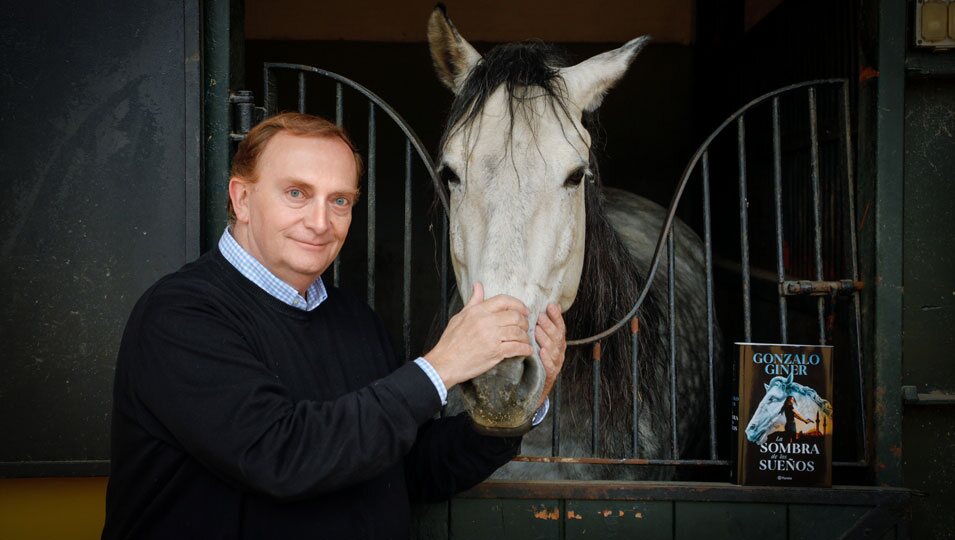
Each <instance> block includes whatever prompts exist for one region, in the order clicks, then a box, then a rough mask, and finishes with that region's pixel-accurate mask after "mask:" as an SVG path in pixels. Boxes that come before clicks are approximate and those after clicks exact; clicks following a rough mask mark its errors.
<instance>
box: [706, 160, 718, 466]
mask: <svg viewBox="0 0 955 540" xmlns="http://www.w3.org/2000/svg"><path fill="white" fill-rule="evenodd" d="M711 218H712V216H711V214H710V153H709V151H706V152H703V247H704V250H705V253H704V254H703V260H704V263H705V268H706V359H707V368H708V373H707V375H708V377H709V385H710V459H716V368H715V367H714V362H715V358H714V357H715V356H716V336H715V335H714V330H715V328H716V317H715V315H714V313H713V312H714V309H713V231H712V226H711Z"/></svg>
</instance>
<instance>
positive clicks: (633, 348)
mask: <svg viewBox="0 0 955 540" xmlns="http://www.w3.org/2000/svg"><path fill="white" fill-rule="evenodd" d="M639 359H640V319H639V318H637V317H634V318H632V319H630V397H631V400H632V403H633V408H632V410H631V411H630V412H631V415H632V416H631V419H632V422H631V423H632V433H631V435H632V436H633V439H632V440H633V446H632V448H633V453H632V454H631V455H632V456H633V457H638V456H639V454H640V400H639V398H640V370H639V364H638V361H639Z"/></svg>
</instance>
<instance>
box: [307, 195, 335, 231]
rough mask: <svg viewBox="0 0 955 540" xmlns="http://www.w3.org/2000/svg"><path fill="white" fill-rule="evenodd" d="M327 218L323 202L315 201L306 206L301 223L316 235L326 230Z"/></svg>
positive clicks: (326, 210)
mask: <svg viewBox="0 0 955 540" xmlns="http://www.w3.org/2000/svg"><path fill="white" fill-rule="evenodd" d="M328 218H329V216H328V207H327V205H326V204H325V201H319V200H318V199H315V200H312V202H311V204H309V205H308V208H307V210H306V213H305V218H304V219H303V220H302V221H303V223H304V224H305V226H306V227H308V228H309V229H312V230H314V231H315V232H316V233H322V232H325V231H326V230H328V227H329V221H328Z"/></svg>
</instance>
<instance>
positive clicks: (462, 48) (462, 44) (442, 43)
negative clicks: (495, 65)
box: [428, 4, 481, 94]
mask: <svg viewBox="0 0 955 540" xmlns="http://www.w3.org/2000/svg"><path fill="white" fill-rule="evenodd" d="M428 45H429V46H430V48H431V60H432V61H433V62H434V70H435V72H437V74H438V79H440V80H441V82H442V83H444V85H445V86H447V87H448V88H450V89H451V91H452V92H454V93H455V94H457V93H458V92H459V91H460V90H461V86H462V85H463V84H464V81H465V80H466V79H467V78H468V74H469V73H471V69H472V68H473V67H474V66H475V65H476V64H477V63H478V62H479V61H480V60H481V55H480V54H478V52H477V51H476V50H474V47H472V46H471V44H470V43H468V42H467V41H466V40H465V39H464V38H463V37H461V34H459V33H458V29H457V28H455V27H454V23H452V22H451V18H450V17H448V12H447V10H446V9H445V7H444V4H438V5H437V6H436V7H435V8H434V11H432V12H431V17H430V18H428Z"/></svg>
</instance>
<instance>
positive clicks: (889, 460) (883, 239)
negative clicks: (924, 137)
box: [860, 2, 909, 485]
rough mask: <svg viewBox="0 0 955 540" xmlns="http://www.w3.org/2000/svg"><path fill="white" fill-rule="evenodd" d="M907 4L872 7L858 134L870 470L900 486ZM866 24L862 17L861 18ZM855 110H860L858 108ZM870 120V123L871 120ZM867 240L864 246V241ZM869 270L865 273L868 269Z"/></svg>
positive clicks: (879, 479) (878, 478) (878, 479)
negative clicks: (866, 147) (865, 159)
mask: <svg viewBox="0 0 955 540" xmlns="http://www.w3.org/2000/svg"><path fill="white" fill-rule="evenodd" d="M908 7H909V4H908V3H907V2H881V3H879V4H878V7H877V8H876V7H875V5H873V11H875V10H876V9H877V10H878V14H877V17H878V18H877V22H878V32H877V33H876V35H875V36H873V37H874V39H872V40H871V41H870V42H874V44H875V45H877V49H876V50H877V53H876V58H875V61H876V62H877V65H878V66H879V76H878V78H877V81H876V95H875V102H874V103H872V104H871V106H870V107H866V109H868V110H869V111H875V112H872V113H871V114H870V115H868V116H867V119H866V120H867V121H866V123H865V124H863V126H864V128H865V129H866V133H865V134H864V135H863V136H862V137H860V138H861V139H862V140H865V141H866V142H867V143H868V142H869V141H874V142H873V144H872V147H871V153H867V155H871V156H874V160H875V167H874V170H873V171H872V172H873V173H874V174H873V175H871V176H870V175H869V174H866V176H867V177H869V178H871V179H872V181H871V182H869V181H867V182H866V184H867V185H866V186H865V189H866V192H867V197H871V198H872V199H873V201H874V202H873V206H872V211H873V213H874V215H875V216H878V218H877V222H878V226H874V227H869V229H870V230H869V231H867V232H866V236H867V237H868V238H869V239H871V241H873V242H874V246H873V250H872V255H871V260H872V262H873V263H874V266H873V268H872V275H873V276H878V280H874V282H873V284H872V297H871V304H869V305H871V306H872V308H873V309H872V316H873V323H874V324H873V327H872V330H873V333H872V336H873V337H872V338H871V340H870V341H869V343H870V346H871V347H872V354H873V358H872V360H873V362H874V366H875V373H874V380H873V383H874V387H875V388H877V389H878V390H879V403H880V404H885V406H883V407H876V408H875V410H874V411H873V422H874V423H875V426H874V429H873V430H872V433H873V434H875V456H873V458H874V459H873V461H874V462H875V463H877V464H878V466H877V467H873V469H874V471H873V472H874V473H875V476H876V482H878V483H880V484H882V485H901V484H902V468H903V467H902V453H901V452H899V448H901V447H902V433H903V429H902V407H901V406H900V405H899V403H901V402H902V397H901V388H902V380H903V379H902V362H901V361H900V359H901V358H902V351H903V339H902V333H903V330H904V328H905V325H904V324H903V320H904V318H903V315H904V308H903V306H904V303H903V301H902V288H903V286H904V284H905V279H904V271H903V270H904V269H903V267H902V253H903V248H904V244H903V233H904V229H905V228H904V217H905V213H904V210H905V205H904V204H903V201H904V194H905V182H904V179H905V160H904V152H903V149H904V144H905V82H906V73H905V55H906V48H905V47H900V46H899V44H900V43H904V42H905V32H906V28H907V27H908V23H907V17H906V14H907V10H908ZM867 22H868V21H867ZM860 112H861V110H860ZM870 121H871V122H870ZM866 244H869V243H868V242H867V243H866ZM867 273H868V272H867Z"/></svg>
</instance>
